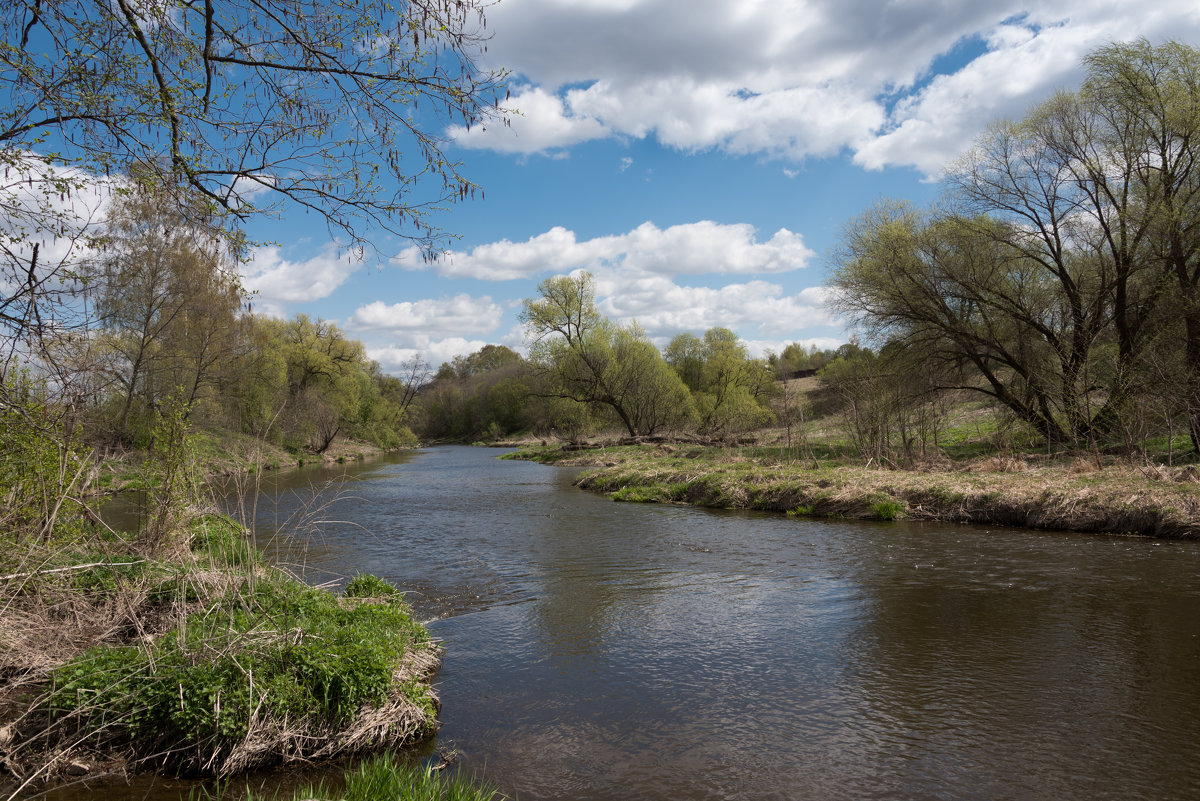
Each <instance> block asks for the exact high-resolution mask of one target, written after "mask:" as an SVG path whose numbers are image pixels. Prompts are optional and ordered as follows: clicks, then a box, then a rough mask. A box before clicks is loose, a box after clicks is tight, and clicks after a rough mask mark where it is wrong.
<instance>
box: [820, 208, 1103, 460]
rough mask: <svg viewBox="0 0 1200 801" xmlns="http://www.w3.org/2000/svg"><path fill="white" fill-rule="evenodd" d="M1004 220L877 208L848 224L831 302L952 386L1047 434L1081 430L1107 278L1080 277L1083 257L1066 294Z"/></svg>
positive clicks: (1069, 271)
mask: <svg viewBox="0 0 1200 801" xmlns="http://www.w3.org/2000/svg"><path fill="white" fill-rule="evenodd" d="M991 229H999V230H997V231H994V232H993V231H992V230H991ZM1006 229H1007V225H1006V224H1005V223H1003V222H995V221H988V220H986V219H971V220H964V219H962V218H958V217H954V216H949V217H946V216H940V215H936V214H932V215H925V214H922V213H921V212H919V211H917V210H916V209H913V208H912V207H910V206H907V205H904V204H896V203H893V204H884V205H881V206H878V207H876V208H875V209H872V210H871V211H869V212H867V213H866V214H864V215H862V216H861V217H860V218H858V219H857V220H856V221H855V222H854V223H852V224H851V225H850V226H848V227H847V230H846V233H845V235H844V237H843V248H842V251H841V252H840V254H839V256H838V264H837V267H836V269H835V271H834V273H833V275H832V278H831V283H832V284H833V286H834V287H835V288H836V289H837V290H838V295H837V300H836V303H837V305H838V307H839V308H840V309H841V310H842V311H843V312H846V313H848V314H850V315H852V316H854V317H855V318H857V319H858V320H860V321H861V322H862V323H863V324H864V325H865V326H866V328H867V330H868V331H869V332H870V334H871V335H872V337H873V339H875V340H877V341H880V342H891V343H892V344H893V346H894V347H900V348H907V349H909V350H912V351H915V352H916V353H919V354H921V355H922V356H923V357H924V358H925V359H927V360H928V361H929V362H930V363H931V364H938V365H940V366H941V367H942V369H943V371H944V372H945V375H946V376H947V377H949V378H950V380H951V381H952V382H953V383H952V384H949V385H948V386H962V387H964V388H969V389H972V390H974V391H977V392H981V393H983V394H986V395H988V396H990V397H992V398H994V399H995V400H997V401H998V402H1000V403H1002V404H1004V405H1005V406H1007V407H1009V408H1010V409H1011V410H1012V411H1013V412H1014V413H1015V414H1016V415H1017V417H1018V418H1020V419H1022V420H1024V421H1025V422H1026V423H1028V424H1029V425H1031V426H1032V427H1033V428H1034V429H1035V430H1037V431H1040V432H1041V433H1043V434H1045V435H1046V436H1047V437H1049V438H1050V439H1054V440H1056V441H1066V440H1071V439H1075V438H1079V437H1086V436H1087V435H1088V433H1089V430H1090V429H1089V426H1090V422H1091V420H1092V419H1093V417H1094V415H1095V411H1094V409H1093V406H1094V404H1093V400H1094V393H1092V392H1089V391H1088V389H1089V388H1090V386H1091V378H1092V376H1091V373H1090V372H1089V370H1088V368H1089V366H1090V365H1091V364H1092V362H1091V359H1090V358H1089V357H1090V355H1091V353H1092V350H1091V349H1092V347H1093V345H1094V343H1095V342H1096V339H1097V337H1098V336H1099V335H1100V333H1101V332H1102V331H1103V330H1104V328H1105V326H1106V324H1107V321H1108V317H1107V311H1106V308H1105V305H1104V299H1105V297H1106V295H1105V288H1104V287H1103V286H1100V285H1099V284H1098V283H1095V282H1093V283H1091V284H1089V283H1088V279H1087V275H1088V274H1089V271H1090V270H1091V266H1090V265H1088V264H1087V263H1086V262H1080V261H1071V262H1070V263H1067V264H1064V267H1063V272H1062V275H1064V276H1066V277H1067V278H1068V279H1071V280H1072V281H1073V283H1074V286H1075V287H1076V288H1077V292H1076V295H1075V300H1076V301H1078V302H1075V301H1073V300H1071V299H1065V298H1064V297H1063V294H1062V293H1061V291H1060V290H1061V283H1060V281H1059V280H1058V279H1057V278H1056V277H1055V273H1054V272H1053V271H1049V270H1047V269H1045V267H1044V265H1043V264H1042V263H1041V262H1040V261H1038V260H1036V259H1030V258H1020V257H1018V256H1016V255H1014V254H1012V253H1011V252H1010V251H1009V250H1008V249H1007V248H1006V246H1005V244H1004V242H1003V239H1004V237H1005V236H1006V235H1007V234H1006V233H1005V230H1006ZM981 232H982V233H981ZM1075 276H1079V277H1080V280H1075V278H1074V277H1075ZM1085 287H1086V292H1085V289H1084V288H1085ZM827 369H828V368H827ZM975 378H979V379H980V380H978V381H976V380H975Z"/></svg>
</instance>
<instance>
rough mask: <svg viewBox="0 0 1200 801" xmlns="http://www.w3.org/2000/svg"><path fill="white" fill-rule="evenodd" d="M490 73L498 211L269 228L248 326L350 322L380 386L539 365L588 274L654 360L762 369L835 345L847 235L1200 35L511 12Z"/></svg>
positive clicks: (256, 265)
mask: <svg viewBox="0 0 1200 801" xmlns="http://www.w3.org/2000/svg"><path fill="white" fill-rule="evenodd" d="M487 30H488V33H489V34H490V36H491V38H490V40H489V42H488V47H487V53H486V55H485V56H484V58H483V60H482V61H481V65H482V66H483V67H485V68H504V69H507V70H508V71H509V78H508V80H507V85H508V87H509V92H510V100H509V101H508V106H509V107H510V108H512V109H513V110H514V114H513V116H512V117H511V125H510V126H507V127H505V126H498V125H492V126H489V127H487V128H486V129H481V128H479V127H473V128H472V129H471V130H470V131H466V130H464V129H461V128H458V127H454V126H452V125H445V126H443V127H442V128H441V131H440V132H441V133H442V134H443V135H444V136H445V137H446V138H447V139H448V145H447V150H448V153H449V154H450V155H451V156H452V157H453V158H456V159H458V160H460V161H461V162H462V167H461V171H462V172H463V174H465V175H466V176H467V177H468V178H469V179H470V180H472V181H473V182H475V183H477V184H479V185H480V186H481V187H482V188H483V190H484V192H483V197H482V198H479V197H476V198H475V199H469V200H466V201H464V202H462V203H458V204H454V205H452V206H451V207H449V208H448V209H447V210H446V211H444V212H441V213H439V214H438V216H437V218H436V223H437V224H438V225H439V226H440V227H442V228H444V229H446V230H447V231H450V232H452V233H454V234H456V238H455V239H453V240H450V241H449V242H448V243H447V252H446V253H445V254H444V256H443V257H442V258H441V259H440V260H438V261H437V262H435V263H432V264H430V263H426V262H425V261H423V260H422V259H421V258H419V256H418V255H417V253H416V252H415V251H414V250H412V249H411V248H408V247H406V243H405V242H404V241H403V240H400V241H388V240H383V241H379V242H377V243H376V244H377V245H378V251H379V252H378V253H371V254H369V255H368V256H367V258H365V259H363V260H359V259H356V258H354V257H353V255H351V254H348V253H347V252H346V251H345V249H344V248H342V247H341V246H340V244H339V243H338V242H337V241H335V240H334V239H332V238H331V237H330V235H329V234H327V233H326V232H325V230H324V229H323V228H319V229H315V228H314V227H313V225H312V221H311V218H299V219H289V218H287V217H283V218H279V219H263V220H258V221H256V222H255V223H254V224H253V225H252V226H251V227H250V228H249V230H248V233H249V235H250V236H251V238H252V239H256V240H259V241H263V242H273V243H275V244H269V245H261V246H259V247H256V248H255V249H254V251H253V252H252V254H251V258H250V260H249V261H248V262H247V263H246V264H245V265H244V267H243V274H244V278H245V285H246V286H247V288H249V289H251V290H253V291H254V292H255V294H254V296H253V304H254V309H255V311H256V312H259V313H266V314H272V315H277V316H291V315H294V314H298V313H303V314H308V315H309V316H311V317H320V318H323V319H325V320H330V321H333V322H335V323H337V324H338V325H339V326H340V327H341V328H342V329H343V330H344V331H345V332H346V333H347V334H348V335H349V336H351V337H353V338H355V339H358V340H360V341H362V342H363V343H364V344H365V345H366V347H367V352H368V354H369V355H370V356H371V357H372V358H374V359H376V360H377V361H378V362H379V363H380V365H381V366H382V367H383V368H384V370H385V371H388V370H398V369H399V368H400V365H401V364H402V363H403V362H404V361H405V360H407V359H411V358H412V357H414V356H420V358H422V359H423V360H424V361H426V362H428V363H430V364H432V365H433V366H436V365H438V364H440V363H441V362H443V361H448V360H450V359H452V358H453V357H454V356H456V355H464V354H468V353H471V352H473V351H476V350H478V349H479V348H481V347H483V346H484V345H485V344H502V345H507V346H509V347H511V348H514V349H515V350H518V351H521V352H524V350H525V348H526V345H527V342H526V340H525V336H524V332H523V331H522V329H521V326H520V323H519V321H518V317H517V315H518V313H519V311H520V308H521V301H522V300H523V299H525V298H530V297H534V296H535V295H536V293H537V285H538V283H539V282H540V281H543V280H544V279H546V278H548V277H551V276H555V275H565V274H568V273H571V272H572V271H575V270H580V269H585V270H588V271H590V272H591V273H592V274H593V275H594V276H595V278H596V287H597V301H598V306H599V308H600V311H601V312H602V313H603V314H605V315H606V316H608V317H609V318H611V319H614V320H616V321H619V322H621V323H629V322H633V321H636V322H637V323H638V324H639V325H640V326H641V327H642V328H643V329H644V330H645V331H646V333H647V334H648V335H649V336H650V337H651V339H652V340H653V341H654V342H655V343H656V344H658V345H659V346H660V347H663V346H665V345H666V343H667V342H668V341H669V340H670V338H671V337H672V336H674V335H675V334H678V333H681V332H691V333H694V334H698V335H699V334H702V333H703V332H704V331H705V330H707V329H708V328H711V327H713V326H723V327H726V328H729V329H732V330H733V331H734V332H736V333H737V334H738V335H739V336H740V337H741V338H742V339H743V340H744V341H745V342H746V343H747V345H748V346H749V349H750V351H751V352H752V353H753V354H754V355H762V354H764V353H766V352H767V351H775V352H779V351H781V350H782V349H783V348H784V347H786V346H787V345H788V344H789V343H792V342H801V343H803V344H805V345H814V344H815V345H818V346H820V347H834V346H836V345H838V344H840V343H842V342H845V341H847V340H848V339H849V337H850V336H851V335H852V334H853V331H851V330H849V329H847V327H846V326H845V325H844V324H843V323H842V321H839V320H837V319H835V318H834V317H833V316H832V315H831V314H830V312H829V311H828V310H827V309H826V308H825V305H824V303H823V300H824V298H825V297H826V294H827V293H826V290H825V289H824V284H825V282H826V279H827V276H828V274H829V271H830V266H831V264H832V260H833V254H834V251H835V249H836V247H837V245H838V241H839V236H840V233H841V231H842V230H843V229H844V226H845V225H847V224H848V223H849V222H851V221H852V220H853V219H854V218H855V217H856V216H857V215H859V214H861V213H863V212H864V211H866V210H867V209H868V208H869V207H870V206H871V205H873V204H874V203H876V202H877V201H879V200H881V199H884V198H900V199H907V200H910V201H912V202H914V203H916V204H918V205H924V204H927V203H931V202H934V201H935V200H936V199H937V198H938V197H939V195H940V194H941V192H942V188H941V186H940V185H939V183H938V178H939V175H940V174H941V172H942V170H943V169H944V168H945V167H946V165H947V164H949V163H950V162H952V161H953V160H954V159H955V158H957V157H959V156H960V155H961V154H963V153H964V152H965V151H966V150H967V149H968V148H969V147H970V145H971V143H972V141H973V140H974V139H975V138H976V137H977V136H978V135H979V134H980V132H981V131H982V130H983V129H984V128H985V127H986V126H987V125H988V124H990V123H992V122H994V121H996V120H998V119H1004V118H1019V117H1021V116H1023V115H1024V114H1025V113H1026V112H1027V111H1028V110H1029V109H1030V108H1032V107H1033V106H1034V105H1036V104H1037V103H1039V102H1040V101H1042V100H1044V99H1046V98H1047V97H1049V96H1050V95H1051V94H1053V93H1054V92H1055V91H1058V90H1063V89H1065V90H1073V89H1076V88H1077V87H1078V86H1079V83H1080V81H1081V80H1082V78H1083V68H1082V66H1081V64H1082V59H1083V57H1084V56H1085V55H1086V54H1087V53H1088V52H1089V51H1091V50H1093V49H1095V48H1097V47H1099V46H1102V45H1105V44H1107V43H1110V42H1113V41H1123V40H1128V39H1133V38H1137V37H1145V38H1146V39H1148V40H1150V41H1151V42H1152V43H1155V44H1157V43H1160V42H1162V41H1165V40H1167V39H1171V38H1173V39H1176V40H1179V41H1182V42H1185V43H1189V44H1197V43H1200V3H1197V2H1195V0H1042V1H1041V2H1032V0H989V2H978V1H977V0H500V2H499V3H498V4H496V5H494V6H492V7H490V8H489V10H488V15H487Z"/></svg>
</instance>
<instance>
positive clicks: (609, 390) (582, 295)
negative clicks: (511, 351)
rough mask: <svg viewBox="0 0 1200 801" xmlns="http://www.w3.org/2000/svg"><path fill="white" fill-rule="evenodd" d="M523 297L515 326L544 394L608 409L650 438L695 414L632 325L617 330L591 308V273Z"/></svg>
mask: <svg viewBox="0 0 1200 801" xmlns="http://www.w3.org/2000/svg"><path fill="white" fill-rule="evenodd" d="M538 293H539V297H538V298H531V299H527V300H525V302H524V308H523V310H522V312H521V322H523V323H524V324H525V326H526V331H527V332H528V335H529V336H530V338H532V339H533V343H534V344H533V346H532V348H531V349H530V360H531V362H532V363H533V364H534V365H535V367H536V368H538V369H539V370H540V372H541V374H542V376H543V377H544V378H545V381H546V386H547V388H546V389H545V390H544V392H545V393H546V394H548V395H550V396H554V397H560V398H568V399H570V400H573V401H575V402H576V403H581V404H587V405H590V406H600V407H606V408H608V409H609V410H611V411H612V413H613V414H614V415H616V417H617V419H619V420H620V422H621V424H622V425H623V426H624V427H625V430H626V431H627V432H628V433H629V436H631V437H638V436H648V435H651V434H654V433H655V432H656V431H658V430H660V429H662V428H666V427H670V426H672V425H677V424H680V423H682V422H684V421H685V420H687V419H689V418H690V417H691V415H692V414H693V410H692V404H691V397H690V394H689V393H688V389H687V386H686V385H685V384H684V383H683V381H682V380H681V379H680V378H679V376H678V375H677V374H676V373H675V371H674V370H672V369H671V367H670V366H669V365H668V364H667V363H666V362H665V361H663V358H662V355H661V354H660V353H659V352H658V349H657V348H655V347H654V345H653V344H652V343H651V342H650V341H649V340H648V339H646V337H645V334H644V333H643V332H642V331H641V330H640V329H639V328H637V327H636V326H618V325H615V324H613V323H612V322H611V321H609V320H607V319H605V318H604V317H603V316H601V315H600V313H599V312H598V311H597V310H596V307H595V282H594V279H593V278H592V276H591V274H590V273H587V272H579V273H577V274H576V275H575V276H556V277H554V278H548V279H546V280H545V281H542V283H541V284H539V285H538Z"/></svg>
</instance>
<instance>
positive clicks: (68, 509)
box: [0, 371, 91, 551]
mask: <svg viewBox="0 0 1200 801" xmlns="http://www.w3.org/2000/svg"><path fill="white" fill-rule="evenodd" d="M69 423H70V421H69V420H67V419H64V416H63V410H61V409H58V408H56V407H55V406H54V405H52V404H50V403H49V402H48V401H47V399H46V398H45V387H44V386H41V385H39V384H37V383H36V382H33V381H31V380H30V379H29V378H28V377H27V376H26V375H25V374H23V373H21V372H18V371H11V372H9V373H8V374H7V375H5V376H4V378H3V382H2V383H0V532H3V534H2V537H3V539H4V540H8V542H9V547H7V548H5V550H10V551H11V549H12V548H13V546H17V545H18V544H20V543H22V542H26V541H29V540H35V541H40V542H43V543H45V542H49V541H51V540H55V541H70V540H73V539H75V538H77V537H78V536H80V535H81V534H82V533H83V532H84V531H85V530H86V521H87V519H88V516H89V507H88V502H87V500H86V499H85V497H84V490H85V488H86V484H87V481H88V478H89V474H90V467H91V465H90V459H89V457H88V454H87V453H85V452H84V450H83V448H82V446H81V445H80V443H79V441H78V438H77V436H76V432H75V431H73V430H71V429H70V427H69Z"/></svg>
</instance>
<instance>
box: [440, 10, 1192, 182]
mask: <svg viewBox="0 0 1200 801" xmlns="http://www.w3.org/2000/svg"><path fill="white" fill-rule="evenodd" d="M489 26H490V28H491V30H492V31H493V33H494V37H493V39H492V41H491V42H490V47H489V57H490V58H492V59H494V61H495V63H496V64H497V65H503V66H505V67H508V68H510V69H512V70H513V71H514V72H515V73H517V74H518V75H520V76H521V80H522V81H524V82H525V83H522V84H521V86H520V88H519V91H518V92H517V93H516V95H515V96H514V97H513V99H512V101H511V106H512V107H513V108H516V109H519V110H520V111H521V113H522V114H523V115H524V116H523V117H519V118H517V119H515V120H514V121H513V127H512V129H511V130H508V129H489V130H487V131H482V130H480V131H476V130H472V131H470V132H467V131H465V130H462V129H452V130H451V134H452V135H453V136H455V137H457V138H458V139H459V141H460V143H462V144H464V145H466V146H470V147H486V148H492V149H495V150H500V151H503V152H519V153H539V152H551V153H554V152H561V150H562V149H563V148H569V147H571V146H573V145H575V144H578V143H580V142H584V141H587V140H590V139H598V138H604V137H612V136H617V137H636V138H641V137H649V136H653V137H656V138H657V139H658V140H659V141H661V142H662V143H664V144H666V145H668V146H672V147H676V148H680V149H683V150H698V149H707V148H720V149H723V150H726V151H728V152H732V153H755V154H764V155H768V156H776V157H783V158H786V159H789V160H794V161H798V160H802V159H804V158H806V157H810V156H824V155H830V154H835V153H839V152H843V151H848V152H850V153H852V154H853V155H854V156H855V158H856V160H857V162H858V163H859V164H861V165H863V166H866V167H884V166H890V165H913V166H917V167H919V168H921V169H923V170H925V171H926V172H928V173H934V172H936V170H937V169H938V168H939V167H940V166H941V162H942V160H943V159H944V158H946V157H948V156H953V155H954V154H956V153H958V152H961V151H962V150H963V149H965V147H966V146H967V145H968V144H969V143H970V141H971V140H972V139H973V138H974V136H975V135H976V134H977V132H978V131H979V129H980V127H981V126H982V125H984V124H986V123H987V122H988V121H989V120H991V119H993V118H995V117H997V116H1003V115H1007V114H1010V113H1014V112H1016V111H1019V110H1022V109H1025V108H1028V107H1029V105H1031V104H1032V103H1035V102H1037V101H1038V100H1040V99H1042V98H1044V97H1046V96H1047V95H1049V94H1050V93H1051V92H1053V91H1054V90H1055V89H1058V88H1064V87H1070V86H1073V85H1074V84H1075V83H1077V81H1078V79H1079V77H1080V75H1081V70H1080V67H1079V59H1080V57H1081V56H1082V55H1083V54H1084V53H1086V52H1088V51H1089V50H1091V49H1093V48H1095V47H1097V46H1099V45H1102V44H1105V43H1107V42H1110V41H1114V40H1122V39H1128V38H1131V37H1134V36H1145V37H1147V38H1149V39H1151V40H1155V41H1157V40H1161V39H1164V38H1168V37H1170V38H1176V39H1179V40H1181V41H1192V40H1195V39H1196V38H1197V37H1198V36H1200V6H1197V4H1195V3H1194V2H1193V0H1162V2H1156V3H1153V4H1147V3H1144V2H1141V0H1106V1H1105V2H1095V0H1037V2H1034V0H995V2H991V3H950V4H947V3H945V2H943V0H911V1H910V2H905V3H887V4H883V3H879V2H877V0H804V1H803V2H800V3H797V2H796V0H757V1H756V2H754V3H730V2H728V0H689V2H688V3H682V2H680V0H584V1H582V2H578V1H577V2H564V1H563V0H522V2H519V3H501V4H499V5H498V6H496V7H494V8H493V9H492V10H491V11H490V13H489Z"/></svg>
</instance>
